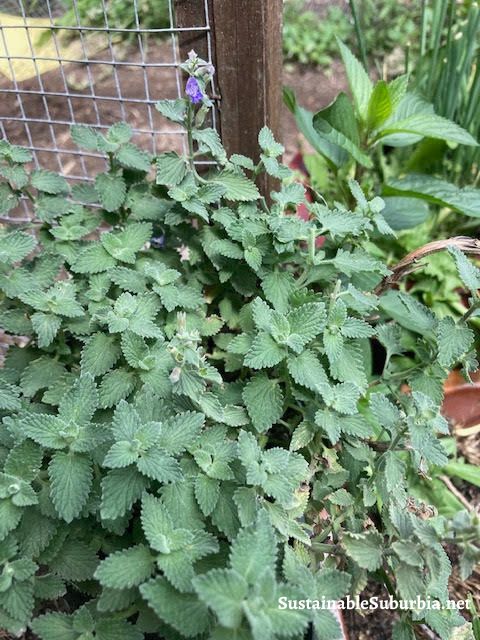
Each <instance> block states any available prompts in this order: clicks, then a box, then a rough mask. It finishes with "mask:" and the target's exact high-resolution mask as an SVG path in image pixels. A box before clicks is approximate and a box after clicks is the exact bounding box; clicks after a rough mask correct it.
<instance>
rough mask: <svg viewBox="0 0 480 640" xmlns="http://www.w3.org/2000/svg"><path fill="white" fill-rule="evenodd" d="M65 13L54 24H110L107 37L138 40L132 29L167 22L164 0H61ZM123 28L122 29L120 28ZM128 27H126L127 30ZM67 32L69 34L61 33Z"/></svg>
mask: <svg viewBox="0 0 480 640" xmlns="http://www.w3.org/2000/svg"><path fill="white" fill-rule="evenodd" d="M62 2H63V5H64V7H65V13H64V14H63V15H62V16H61V18H59V19H58V21H57V24H59V25H64V26H72V25H76V26H79V25H82V26H85V27H102V28H105V27H107V26H110V27H114V29H120V31H112V33H111V37H113V38H114V39H115V40H123V41H127V42H132V44H134V45H137V44H138V35H137V34H136V33H135V29H138V28H141V29H165V28H168V27H169V26H170V15H169V9H168V0H136V1H127V0H102V1H101V2H99V1H98V0H62ZM122 30H123V31H122ZM129 30H130V31H129ZM65 35H67V36H68V35H70V34H65Z"/></svg>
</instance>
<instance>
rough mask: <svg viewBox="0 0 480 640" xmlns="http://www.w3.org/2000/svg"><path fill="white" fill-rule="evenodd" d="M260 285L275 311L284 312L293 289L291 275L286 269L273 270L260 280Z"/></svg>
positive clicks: (293, 282) (293, 280) (293, 283)
mask: <svg viewBox="0 0 480 640" xmlns="http://www.w3.org/2000/svg"><path fill="white" fill-rule="evenodd" d="M261 286H262V289H263V292H264V294H265V297H266V299H267V300H268V301H269V302H271V303H272V304H273V306H274V307H275V309H276V310H277V311H280V313H285V312H286V311H287V309H288V300H289V298H290V295H291V294H292V293H293V291H294V290H295V279H294V277H293V275H292V274H291V273H289V272H287V271H274V272H273V273H270V274H268V275H267V276H266V277H265V278H264V279H263V280H262V283H261Z"/></svg>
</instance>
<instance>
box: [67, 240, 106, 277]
mask: <svg viewBox="0 0 480 640" xmlns="http://www.w3.org/2000/svg"><path fill="white" fill-rule="evenodd" d="M115 265H116V261H115V259H114V258H112V256H111V255H110V254H109V253H108V252H107V251H105V249H104V248H103V247H102V245H101V244H99V243H92V244H91V245H90V246H88V247H86V248H85V249H83V251H81V252H80V253H79V254H78V257H77V259H76V260H75V261H74V262H73V264H72V266H71V269H72V271H74V272H75V273H100V272H102V271H106V270H107V269H111V268H112V267H114V266H115Z"/></svg>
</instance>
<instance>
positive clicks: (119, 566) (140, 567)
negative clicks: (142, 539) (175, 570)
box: [95, 544, 155, 589]
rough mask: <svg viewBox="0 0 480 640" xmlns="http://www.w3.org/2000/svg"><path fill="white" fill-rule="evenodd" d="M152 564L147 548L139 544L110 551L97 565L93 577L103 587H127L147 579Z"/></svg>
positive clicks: (152, 560) (152, 559)
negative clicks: (113, 551)
mask: <svg viewBox="0 0 480 640" xmlns="http://www.w3.org/2000/svg"><path fill="white" fill-rule="evenodd" d="M154 566H155V565H154V558H153V556H152V554H151V553H150V551H149V550H148V548H147V547H146V546H145V545H143V544H139V545H137V546H135V547H130V548H129V549H125V550H122V551H116V552H115V553H111V554H110V555H109V556H108V557H107V558H105V560H102V562H101V563H100V564H99V565H98V567H97V570H96V571H95V578H96V579H97V580H98V581H99V582H100V584H102V585H104V586H105V587H110V588H111V589H128V588H129V587H134V586H136V585H139V584H141V583H142V582H145V581H146V580H148V578H150V576H151V575H152V573H153V570H154Z"/></svg>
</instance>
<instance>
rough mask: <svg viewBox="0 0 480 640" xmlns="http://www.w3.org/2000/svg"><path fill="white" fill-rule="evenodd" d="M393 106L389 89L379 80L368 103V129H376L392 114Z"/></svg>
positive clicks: (383, 81)
mask: <svg viewBox="0 0 480 640" xmlns="http://www.w3.org/2000/svg"><path fill="white" fill-rule="evenodd" d="M392 109H393V105H392V98H391V95H390V88H389V86H388V85H387V83H386V82H385V80H379V81H378V82H377V84H376V85H375V87H374V88H373V91H372V95H371V96H370V101H369V103H368V115H367V125H368V127H369V128H370V129H376V128H377V127H379V126H380V125H381V124H382V122H385V120H386V119H387V118H388V117H389V116H390V114H391V113H392Z"/></svg>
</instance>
